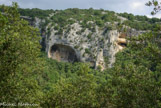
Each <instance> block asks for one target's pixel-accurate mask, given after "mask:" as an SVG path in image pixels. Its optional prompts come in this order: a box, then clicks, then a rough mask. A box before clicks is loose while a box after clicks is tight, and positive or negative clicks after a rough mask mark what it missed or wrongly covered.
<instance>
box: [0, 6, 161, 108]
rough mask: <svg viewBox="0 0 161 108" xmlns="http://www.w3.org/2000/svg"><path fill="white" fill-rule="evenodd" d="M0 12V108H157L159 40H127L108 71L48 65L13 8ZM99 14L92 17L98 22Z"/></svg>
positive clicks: (31, 32) (34, 36)
mask: <svg viewBox="0 0 161 108" xmlns="http://www.w3.org/2000/svg"><path fill="white" fill-rule="evenodd" d="M2 8H5V11H4V12H5V14H2V13H0V22H1V23H0V59H1V60H0V78H1V79H0V86H1V88H0V103H2V102H8V103H16V104H17V103H19V102H24V103H26V102H28V103H35V104H37V105H38V106H36V107H40V106H41V107H44V108H46V107H52V108H53V107H61V108H64V107H65V108H66V107H67V108H68V107H69V108H72V107H73V108H79V107H80V108H90V107H94V108H98V107H109V108H116V107H121V108H159V107H161V102H160V100H161V96H160V95H161V94H160V91H161V73H160V72H161V59H160V57H161V42H160V39H161V37H160V35H158V33H157V32H156V31H155V32H154V31H153V32H151V33H147V34H144V35H141V36H138V37H135V38H132V39H130V43H129V44H128V45H127V48H126V49H125V50H123V51H122V52H120V53H118V54H117V60H116V63H115V64H114V66H113V68H111V69H106V70H105V71H99V70H93V69H91V68H90V67H89V65H88V64H85V63H74V64H71V63H60V62H57V61H54V60H51V59H48V58H47V57H46V56H45V55H46V54H44V53H42V52H40V45H39V39H40V38H39V37H38V36H37V35H39V34H38V30H37V29H35V28H33V27H31V26H29V25H28V23H27V22H26V21H24V20H23V19H20V15H19V13H18V9H17V4H15V3H14V4H13V7H2ZM69 10H70V9H69ZM69 10H66V11H69ZM76 10H77V9H76ZM88 11H90V10H88ZM88 11H87V12H88ZM99 11H100V10H96V11H95V12H96V13H95V14H96V18H98V19H99V17H97V15H98V16H99V13H100V12H99ZM69 12H71V10H70V11H69ZM97 12H98V13H97ZM76 13H77V11H76V12H75V11H73V13H72V14H73V16H75V14H76ZM61 14H64V15H65V13H63V11H62V13H61ZM80 15H81V14H80ZM61 16H62V15H61ZM57 17H60V16H59V15H58V16H57ZM67 17H68V16H67ZM75 17H76V16H75ZM80 18H81V17H80ZM89 18H90V16H89ZM91 19H92V17H91ZM53 20H55V21H56V19H55V18H53ZM62 20H63V19H62ZM87 21H88V20H87ZM101 21H102V20H101ZM65 22H66V21H65V20H64V23H65ZM57 23H60V22H59V21H58V22H57ZM60 25H61V24H60Z"/></svg>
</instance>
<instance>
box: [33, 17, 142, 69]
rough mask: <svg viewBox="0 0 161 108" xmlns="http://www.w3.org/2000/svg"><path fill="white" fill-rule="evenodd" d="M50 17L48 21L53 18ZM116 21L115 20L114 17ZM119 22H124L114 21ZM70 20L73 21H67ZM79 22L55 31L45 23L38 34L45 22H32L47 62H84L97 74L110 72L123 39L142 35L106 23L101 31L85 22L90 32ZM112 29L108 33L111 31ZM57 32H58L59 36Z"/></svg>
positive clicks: (37, 20) (53, 26) (52, 26)
mask: <svg viewBox="0 0 161 108" xmlns="http://www.w3.org/2000/svg"><path fill="white" fill-rule="evenodd" d="M53 16H54V14H52V15H50V17H48V19H50V18H51V17H53ZM116 17H117V16H116ZM118 18H119V19H120V20H121V22H123V21H125V20H126V19H125V18H123V17H120V16H119V17H118ZM70 20H74V19H72V18H70ZM81 22H82V21H75V23H73V24H68V25H65V26H64V27H62V28H61V29H57V28H56V27H57V26H58V24H55V25H53V24H52V22H49V23H48V24H47V25H46V26H45V30H42V28H41V24H42V23H45V20H41V19H39V18H35V22H34V26H35V27H38V28H39V29H40V30H41V35H42V37H43V39H42V41H41V43H42V46H43V47H44V50H45V51H46V52H47V55H48V57H49V58H52V59H55V60H57V61H63V62H71V63H74V62H88V63H90V64H91V67H93V68H95V69H97V68H98V67H99V68H101V70H104V69H105V68H110V67H112V65H113V64H114V62H115V55H116V53H118V52H119V51H121V50H123V49H124V48H125V47H126V44H127V40H126V38H127V37H132V36H138V35H139V34H142V33H144V32H145V31H139V30H135V29H133V28H130V27H128V26H125V25H123V27H121V28H118V27H117V25H118V22H114V23H111V22H106V23H104V24H103V27H99V26H97V25H96V24H94V22H93V21H88V22H86V23H87V24H90V25H91V27H92V29H91V28H87V27H83V26H82V25H81ZM112 27H113V28H114V29H111V28H112ZM60 30H61V32H60Z"/></svg>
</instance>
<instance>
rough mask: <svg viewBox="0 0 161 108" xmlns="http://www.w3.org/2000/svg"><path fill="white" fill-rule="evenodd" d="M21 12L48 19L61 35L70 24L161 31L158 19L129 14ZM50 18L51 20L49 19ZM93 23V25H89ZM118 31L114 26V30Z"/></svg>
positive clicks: (72, 10)
mask: <svg viewBox="0 0 161 108" xmlns="http://www.w3.org/2000/svg"><path fill="white" fill-rule="evenodd" d="M19 12H20V14H21V15H23V16H30V17H38V18H41V19H46V23H49V22H52V26H55V29H56V30H59V32H58V34H59V33H62V32H61V31H62V29H65V28H68V26H67V25H68V24H73V23H75V22H79V23H80V24H81V25H82V27H83V28H89V29H91V30H93V31H94V30H95V28H93V26H94V25H95V24H96V25H97V26H99V27H104V24H105V23H106V22H111V24H114V22H119V23H118V26H119V25H120V23H121V24H122V25H127V26H129V27H132V28H135V29H137V30H154V29H155V30H156V29H157V30H160V24H161V20H160V19H158V18H148V17H146V16H139V15H136V16H134V15H133V14H128V13H120V14H117V13H115V12H113V11H107V10H103V9H100V10H94V9H93V8H90V9H78V8H73V9H66V10H55V11H54V10H41V9H37V8H35V9H21V8H19ZM49 14H53V16H51V17H49ZM117 16H122V17H124V18H127V19H128V20H126V21H125V22H123V23H122V22H121V20H120V19H119V18H118V17H117ZM47 17H49V18H50V19H47ZM89 21H92V22H93V23H89ZM111 27H112V25H111ZM111 27H110V28H109V29H116V27H115V26H114V25H113V27H112V28H111Z"/></svg>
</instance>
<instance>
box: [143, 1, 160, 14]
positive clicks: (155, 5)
mask: <svg viewBox="0 0 161 108" xmlns="http://www.w3.org/2000/svg"><path fill="white" fill-rule="evenodd" d="M145 5H147V6H153V11H152V12H151V14H152V15H154V14H156V13H158V12H159V11H160V10H161V2H158V0H152V1H149V2H147V3H146V4H145Z"/></svg>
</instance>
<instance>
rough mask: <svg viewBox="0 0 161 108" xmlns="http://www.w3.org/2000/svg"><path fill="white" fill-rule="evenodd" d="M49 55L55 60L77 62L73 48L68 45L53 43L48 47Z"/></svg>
mask: <svg viewBox="0 0 161 108" xmlns="http://www.w3.org/2000/svg"><path fill="white" fill-rule="evenodd" d="M50 55H51V58H52V59H55V60H57V61H63V62H72V63H73V62H78V58H77V55H76V52H75V50H74V49H73V48H72V47H70V46H68V45H62V44H54V45H53V46H52V47H51V49H50Z"/></svg>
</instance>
